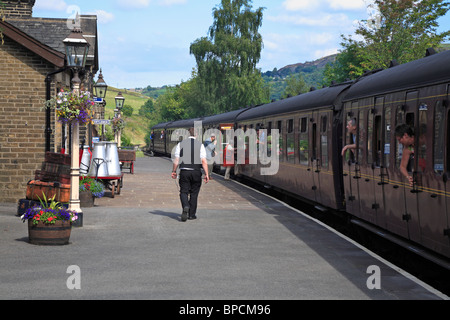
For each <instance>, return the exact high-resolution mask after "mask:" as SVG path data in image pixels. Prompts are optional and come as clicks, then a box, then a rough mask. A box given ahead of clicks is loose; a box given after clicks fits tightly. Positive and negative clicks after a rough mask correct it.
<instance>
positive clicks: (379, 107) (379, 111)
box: [367, 97, 391, 228]
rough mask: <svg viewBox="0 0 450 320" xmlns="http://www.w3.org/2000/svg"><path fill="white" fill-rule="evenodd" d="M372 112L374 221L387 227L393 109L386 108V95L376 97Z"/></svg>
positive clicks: (369, 160) (370, 160) (371, 156)
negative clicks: (385, 200) (387, 194)
mask: <svg viewBox="0 0 450 320" xmlns="http://www.w3.org/2000/svg"><path fill="white" fill-rule="evenodd" d="M372 114H373V116H371V117H370V116H369V121H371V122H372V125H369V128H370V127H371V131H372V132H371V133H369V135H368V139H369V140H368V144H369V145H370V146H371V148H369V152H368V156H367V160H368V161H367V162H368V165H369V167H370V170H371V173H370V174H369V179H370V180H371V182H370V183H371V184H372V188H373V198H372V204H371V210H372V212H373V214H374V217H375V221H373V223H375V224H376V225H378V226H381V227H383V228H385V227H386V222H385V210H384V193H385V187H387V184H388V181H389V176H388V171H387V169H388V167H389V154H390V139H391V109H390V108H386V109H385V108H384V97H378V98H376V99H375V107H374V109H373V111H372ZM370 162H371V164H370ZM370 175H371V177H370Z"/></svg>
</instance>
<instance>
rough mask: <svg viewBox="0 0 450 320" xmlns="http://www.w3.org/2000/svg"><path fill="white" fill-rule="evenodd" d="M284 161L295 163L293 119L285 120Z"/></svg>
mask: <svg viewBox="0 0 450 320" xmlns="http://www.w3.org/2000/svg"><path fill="white" fill-rule="evenodd" d="M286 161H287V162H288V163H295V136H294V119H288V120H286Z"/></svg>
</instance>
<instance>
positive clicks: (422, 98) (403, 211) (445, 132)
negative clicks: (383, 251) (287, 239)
mask: <svg viewBox="0 0 450 320" xmlns="http://www.w3.org/2000/svg"><path fill="white" fill-rule="evenodd" d="M449 88H450V51H447V52H443V53H440V54H434V55H430V56H428V57H426V58H423V59H420V60H417V61H413V62H410V63H407V64H404V65H398V66H395V67H392V68H390V69H387V70H383V71H380V72H377V73H375V74H371V75H369V76H366V77H363V78H361V79H360V80H359V81H358V82H357V83H355V84H354V85H353V86H352V87H351V88H350V89H349V91H348V93H347V95H346V97H345V100H344V114H345V116H346V117H347V118H348V119H351V118H355V119H356V120H357V122H358V134H357V139H358V149H357V150H356V161H344V166H345V168H344V175H345V177H344V186H345V187H344V190H345V194H346V203H347V212H349V213H350V214H352V215H355V216H357V217H359V218H360V219H362V220H364V221H367V222H370V223H371V224H374V225H377V226H379V227H381V228H383V229H385V230H389V231H391V232H392V233H395V234H397V235H400V236H402V237H404V238H407V239H410V240H412V241H414V242H416V243H420V244H422V245H423V246H425V247H427V248H429V249H431V250H433V251H435V252H438V253H441V254H443V255H446V256H450V245H449V240H450V239H449V236H448V228H449V212H448V210H449V209H448V202H449V194H448V192H447V191H446V188H447V184H446V182H445V181H446V176H447V175H446V172H448V171H449V169H450V166H449V160H450V159H449V157H448V154H447V152H448V151H447V150H448V145H449V141H448V139H449V135H450V131H449V130H450V128H449V125H448V121H449V117H448V116H449V114H448V99H449ZM404 123H406V124H408V125H410V126H411V127H413V128H414V131H415V150H414V155H415V156H414V162H413V168H412V172H411V174H412V175H413V177H414V184H413V186H410V185H409V182H407V181H406V179H405V178H404V177H403V175H402V174H401V173H400V159H401V155H402V146H401V144H399V143H398V141H397V139H396V137H395V134H394V132H395V128H396V127H397V126H398V125H400V124H404Z"/></svg>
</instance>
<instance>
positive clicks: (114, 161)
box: [105, 142, 122, 177]
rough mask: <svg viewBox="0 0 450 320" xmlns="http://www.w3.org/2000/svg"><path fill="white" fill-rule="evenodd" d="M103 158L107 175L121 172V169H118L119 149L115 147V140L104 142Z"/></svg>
mask: <svg viewBox="0 0 450 320" xmlns="http://www.w3.org/2000/svg"><path fill="white" fill-rule="evenodd" d="M105 159H106V165H107V167H108V174H109V176H110V177H112V176H120V175H121V174H122V170H120V162H119V150H118V148H117V142H106V157H105Z"/></svg>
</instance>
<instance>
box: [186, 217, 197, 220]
mask: <svg viewBox="0 0 450 320" xmlns="http://www.w3.org/2000/svg"><path fill="white" fill-rule="evenodd" d="M188 219H189V220H195V219H197V216H189V218H188Z"/></svg>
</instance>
